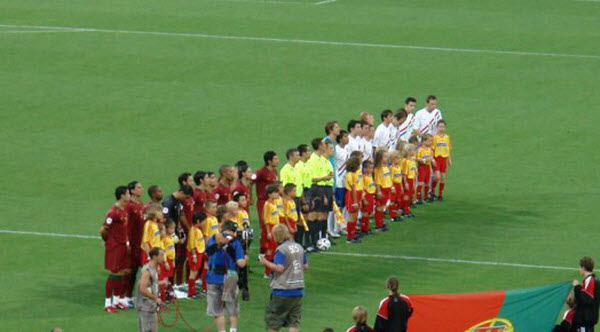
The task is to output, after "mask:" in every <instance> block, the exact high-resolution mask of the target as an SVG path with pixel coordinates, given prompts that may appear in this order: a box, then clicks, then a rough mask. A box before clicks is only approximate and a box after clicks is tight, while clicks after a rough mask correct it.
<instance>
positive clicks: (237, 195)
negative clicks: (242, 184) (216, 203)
mask: <svg viewBox="0 0 600 332" xmlns="http://www.w3.org/2000/svg"><path fill="white" fill-rule="evenodd" d="M242 196H244V197H245V196H246V194H245V193H244V192H243V191H236V192H235V194H233V198H232V200H233V201H234V202H238V203H239V202H240V197H242Z"/></svg>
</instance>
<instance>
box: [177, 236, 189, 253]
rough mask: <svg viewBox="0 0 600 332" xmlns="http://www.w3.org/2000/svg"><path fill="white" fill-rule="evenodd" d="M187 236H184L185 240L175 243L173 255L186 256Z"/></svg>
mask: <svg viewBox="0 0 600 332" xmlns="http://www.w3.org/2000/svg"><path fill="white" fill-rule="evenodd" d="M187 243H188V239H187V236H186V237H185V241H183V243H179V244H176V245H175V257H177V258H181V257H186V256H187Z"/></svg>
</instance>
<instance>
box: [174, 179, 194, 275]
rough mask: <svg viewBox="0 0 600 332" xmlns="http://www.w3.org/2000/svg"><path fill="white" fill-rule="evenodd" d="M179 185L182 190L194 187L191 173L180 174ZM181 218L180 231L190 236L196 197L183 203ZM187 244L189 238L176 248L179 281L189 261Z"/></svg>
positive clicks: (176, 266) (187, 271)
mask: <svg viewBox="0 0 600 332" xmlns="http://www.w3.org/2000/svg"><path fill="white" fill-rule="evenodd" d="M177 183H178V184H179V187H180V188H183V187H190V188H193V187H194V178H193V176H192V174H191V173H188V172H183V173H181V174H179V176H178V177H177ZM181 207H182V208H181V216H180V218H179V225H180V226H181V227H180V229H181V230H182V231H183V232H185V234H186V235H187V234H189V232H190V229H191V227H192V218H193V217H194V197H193V194H192V195H191V196H189V197H187V198H186V199H184V200H182V201H181ZM187 242H188V238H187V236H186V237H185V241H183V243H182V244H181V245H178V246H175V254H176V259H175V270H176V273H177V274H178V277H177V279H179V275H181V276H182V277H183V264H184V263H185V261H186V259H187ZM185 273H186V275H187V276H189V275H190V268H189V264H186V265H185Z"/></svg>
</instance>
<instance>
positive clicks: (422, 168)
mask: <svg viewBox="0 0 600 332" xmlns="http://www.w3.org/2000/svg"><path fill="white" fill-rule="evenodd" d="M430 179H431V165H419V182H425V183H429V180H430Z"/></svg>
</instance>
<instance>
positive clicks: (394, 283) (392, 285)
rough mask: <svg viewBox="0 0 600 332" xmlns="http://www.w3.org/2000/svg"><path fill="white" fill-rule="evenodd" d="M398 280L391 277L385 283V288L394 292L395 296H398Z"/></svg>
mask: <svg viewBox="0 0 600 332" xmlns="http://www.w3.org/2000/svg"><path fill="white" fill-rule="evenodd" d="M399 284H400V283H399V282H398V278H396V277H389V278H388V279H387V281H386V282H385V288H387V289H388V290H389V291H391V292H392V294H393V295H396V296H398V286H399Z"/></svg>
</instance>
